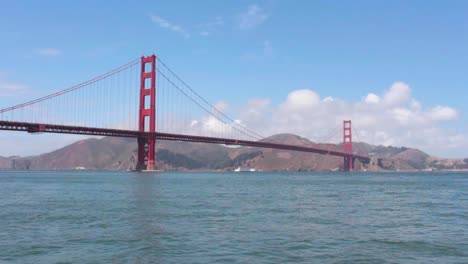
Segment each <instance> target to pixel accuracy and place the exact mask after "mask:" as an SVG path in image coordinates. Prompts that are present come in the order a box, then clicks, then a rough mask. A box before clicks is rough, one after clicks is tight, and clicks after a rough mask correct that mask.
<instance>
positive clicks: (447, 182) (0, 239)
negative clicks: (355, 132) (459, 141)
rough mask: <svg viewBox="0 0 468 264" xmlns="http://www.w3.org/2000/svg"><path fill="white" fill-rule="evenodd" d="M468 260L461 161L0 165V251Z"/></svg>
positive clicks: (108, 256) (161, 258)
mask: <svg viewBox="0 0 468 264" xmlns="http://www.w3.org/2000/svg"><path fill="white" fill-rule="evenodd" d="M59 262H60V263H210V262H227V263H286V262H291V263H468V174H467V173H402V174H396V173H380V174H377V173H363V174H359V173H351V174H345V173H237V174H236V173H158V174H137V173H112V172H6V171H0V263H59Z"/></svg>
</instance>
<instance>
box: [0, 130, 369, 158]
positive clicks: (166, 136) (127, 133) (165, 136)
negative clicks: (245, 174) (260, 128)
mask: <svg viewBox="0 0 468 264" xmlns="http://www.w3.org/2000/svg"><path fill="white" fill-rule="evenodd" d="M0 130H13V131H25V132H29V133H60V134H76V135H91V136H109V137H130V138H139V137H145V138H152V137H154V138H156V139H161V140H171V141H185V142H201V143H214V144H224V145H239V146H249V147H259V148H273V149H284V150H293V151H302V152H310V153H318V154H323V155H332V156H338V157H351V158H353V159H357V160H359V161H361V162H363V163H370V158H369V157H366V156H361V155H355V154H353V155H349V154H346V153H343V152H340V151H330V150H325V149H320V148H313V147H304V146H296V145H287V144H278V143H270V142H264V141H249V140H236V139H227V138H216V137H204V136H190V135H181V134H170V133H161V132H141V131H133V130H120V129H107V128H93V127H79V126H64V125H51V124H38V123H26V122H12V121H0Z"/></svg>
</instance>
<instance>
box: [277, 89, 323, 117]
mask: <svg viewBox="0 0 468 264" xmlns="http://www.w3.org/2000/svg"><path fill="white" fill-rule="evenodd" d="M319 104H320V95H318V94H317V93H316V92H314V91H312V90H309V89H302V90H296V91H293V92H290V93H289V94H288V98H287V99H286V101H285V102H284V103H283V104H282V105H281V107H282V108H283V109H285V110H286V111H293V112H294V111H295V112H302V111H309V110H311V109H312V108H314V107H315V106H317V105H319Z"/></svg>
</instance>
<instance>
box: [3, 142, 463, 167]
mask: <svg viewBox="0 0 468 264" xmlns="http://www.w3.org/2000/svg"><path fill="white" fill-rule="evenodd" d="M263 141H268V142H275V143H283V144H291V145H301V146H311V147H319V148H323V149H328V150H338V151H339V150H341V148H342V146H341V144H338V145H335V144H316V143H314V142H311V141H309V140H308V139H306V138H302V137H299V136H297V135H292V134H278V135H274V136H271V137H269V138H266V139H264V140H263ZM136 148H137V145H136V140H135V139H128V138H111V137H104V138H101V139H97V138H89V139H85V140H81V141H78V142H75V143H73V144H71V145H68V146H66V147H63V148H61V149H58V150H55V151H52V152H49V153H45V154H41V155H37V156H30V157H17V156H16V157H0V168H4V169H6V168H7V169H10V168H11V169H32V170H61V169H74V168H78V167H84V168H86V169H91V170H132V169H134V168H135V164H136ZM353 148H354V151H355V153H357V154H361V155H369V156H370V157H372V159H373V161H374V163H375V165H373V166H370V167H368V168H367V169H369V170H423V169H428V168H434V169H453V168H457V169H463V168H468V159H465V160H462V159H459V160H453V159H440V158H435V157H431V156H430V155H428V154H426V153H424V152H422V151H420V150H417V149H410V148H404V147H401V148H397V147H385V146H374V145H370V144H367V143H354V145H353ZM156 158H157V161H156V164H157V167H158V168H160V169H165V170H182V171H184V170H198V171H200V170H210V171H211V170H234V169H235V168H237V167H252V168H256V169H257V170H264V171H284V170H293V171H326V170H334V169H339V168H341V166H342V163H343V160H342V158H339V157H334V156H329V155H319V154H312V153H303V152H295V151H285V150H277V149H262V148H254V147H227V146H223V145H216V144H203V143H188V142H173V141H163V140H159V141H158V142H157V153H156ZM361 168H362V167H361V164H359V163H358V162H357V163H356V169H361Z"/></svg>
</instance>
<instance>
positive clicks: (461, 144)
mask: <svg viewBox="0 0 468 264" xmlns="http://www.w3.org/2000/svg"><path fill="white" fill-rule="evenodd" d="M320 98H321V96H320V95H319V94H318V93H317V92H315V91H313V90H310V89H301V90H295V91H292V92H290V93H289V94H288V95H287V97H286V98H285V99H284V100H283V101H282V102H280V103H278V104H275V105H272V104H271V101H270V100H269V99H252V100H250V101H249V102H248V104H247V105H246V106H245V107H242V108H241V109H242V112H241V113H240V119H241V120H242V122H243V123H244V124H246V126H247V127H248V128H250V129H251V130H253V131H259V132H261V133H262V134H264V135H273V134H278V133H294V134H298V135H301V136H304V137H307V138H309V139H311V140H317V139H320V138H325V137H326V136H327V134H326V133H329V131H330V130H332V129H334V128H336V127H338V130H339V128H340V127H341V123H342V121H343V120H347V119H351V120H353V129H354V130H355V131H354V140H355V141H364V142H368V143H371V144H376V145H379V144H382V145H393V146H406V147H415V148H420V149H421V150H423V151H427V152H429V153H430V154H435V155H439V156H452V157H453V156H454V153H457V154H458V155H464V156H467V155H468V153H467V152H466V149H467V148H468V135H465V134H462V133H459V132H455V131H453V130H450V129H447V128H444V127H445V126H443V123H444V122H450V121H452V122H453V121H454V120H456V119H457V118H458V111H457V110H456V109H454V108H452V107H449V106H435V107H424V106H423V105H422V104H421V103H420V102H418V101H417V100H416V99H414V98H412V97H411V88H410V86H409V85H408V84H406V83H403V82H397V83H394V84H393V85H391V86H390V87H389V89H388V90H386V91H384V92H383V93H382V94H377V93H369V94H368V95H367V96H365V97H364V102H363V101H355V102H353V101H346V100H343V99H340V98H332V97H325V99H323V100H321V99H320ZM341 140H342V135H341V133H340V131H337V132H336V135H335V136H334V137H333V138H332V139H331V142H340V141H341ZM460 153H464V154H460Z"/></svg>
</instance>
